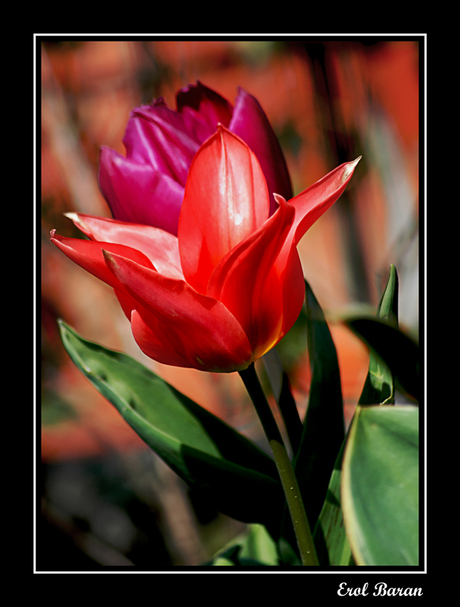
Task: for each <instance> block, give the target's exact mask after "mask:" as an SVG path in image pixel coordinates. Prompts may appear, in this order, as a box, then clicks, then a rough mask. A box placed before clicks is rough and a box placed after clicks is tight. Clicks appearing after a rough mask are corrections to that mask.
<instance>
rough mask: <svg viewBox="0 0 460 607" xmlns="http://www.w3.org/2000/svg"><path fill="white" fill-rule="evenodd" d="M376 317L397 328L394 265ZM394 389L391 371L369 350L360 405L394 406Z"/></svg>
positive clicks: (396, 279)
mask: <svg viewBox="0 0 460 607" xmlns="http://www.w3.org/2000/svg"><path fill="white" fill-rule="evenodd" d="M377 317H378V318H381V319H382V320H384V321H387V322H388V323H389V324H391V325H392V326H395V327H397V326H398V274H397V272H396V268H395V266H394V265H391V266H390V273H389V276H388V281H387V284H386V287H385V289H384V292H383V295H382V298H381V300H380V303H379V306H378V309H377ZM394 397H395V387H394V377H393V373H392V372H391V370H390V369H389V368H388V366H387V365H386V364H385V363H384V362H383V360H382V359H381V358H380V357H379V356H378V354H376V352H375V351H373V350H371V352H370V357H369V372H368V374H367V377H366V381H365V384H364V388H363V391H362V393H361V396H360V398H359V403H360V404H361V405H377V404H386V405H390V404H394Z"/></svg>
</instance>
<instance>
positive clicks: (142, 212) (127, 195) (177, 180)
mask: <svg viewBox="0 0 460 607" xmlns="http://www.w3.org/2000/svg"><path fill="white" fill-rule="evenodd" d="M176 103H177V110H176V111H175V110H172V109H170V108H168V107H167V105H166V103H165V102H164V100H163V98H159V99H156V100H154V101H153V102H152V103H151V104H150V105H143V106H141V107H139V108H135V109H134V110H132V111H131V113H130V117H129V121H128V125H127V127H126V132H125V136H124V138H123V143H124V146H125V149H126V156H123V155H122V154H119V153H117V152H115V151H114V150H112V149H110V148H107V147H102V148H101V156H100V167H99V185H100V188H101V191H102V194H103V195H104V197H105V199H106V200H107V202H108V204H109V207H110V210H111V212H112V215H113V217H114V219H117V220H120V221H125V222H132V223H137V224H144V225H151V226H155V227H158V228H162V229H163V230H166V231H167V232H170V233H171V234H174V235H177V226H178V221H179V213H180V209H181V206H182V200H183V197H184V188H185V182H186V179H187V175H188V171H189V168H190V164H191V162H192V159H193V157H194V156H195V154H196V152H197V151H198V149H199V148H200V146H201V145H202V143H203V142H204V141H206V140H207V139H208V138H209V137H211V135H213V133H215V131H216V129H217V125H218V124H219V123H220V124H222V125H224V126H225V127H226V128H228V130H229V131H230V132H232V133H234V134H235V135H238V136H239V137H240V138H241V139H243V141H244V142H245V143H246V144H247V145H248V146H249V147H250V148H251V150H252V151H253V152H254V154H255V155H256V157H257V159H258V161H259V163H260V165H261V168H262V170H263V172H264V174H265V178H266V180H267V184H268V188H269V192H270V205H271V207H270V208H271V213H273V212H274V210H275V209H276V208H277V203H276V201H275V198H274V196H273V194H280V195H281V196H283V198H285V199H286V200H289V199H290V198H292V189H291V182H290V178H289V173H288V170H287V166H286V161H285V159H284V156H283V152H282V150H281V147H280V145H279V143H278V140H277V138H276V135H275V133H274V131H273V129H272V127H271V125H270V123H269V121H268V119H267V117H266V115H265V113H264V111H263V110H262V108H261V106H260V104H259V102H258V101H257V100H256V99H255V97H253V96H252V95H249V94H248V93H246V91H244V90H242V89H239V90H238V94H237V97H236V100H235V106H234V107H232V105H231V104H230V103H229V102H228V101H227V100H226V99H224V98H223V97H222V96H221V95H219V94H218V93H216V92H215V91H213V90H211V89H210V88H208V87H206V86H204V85H203V84H201V83H200V82H197V84H191V85H189V86H187V87H186V88H183V89H181V90H180V91H179V92H178V93H177V95H176Z"/></svg>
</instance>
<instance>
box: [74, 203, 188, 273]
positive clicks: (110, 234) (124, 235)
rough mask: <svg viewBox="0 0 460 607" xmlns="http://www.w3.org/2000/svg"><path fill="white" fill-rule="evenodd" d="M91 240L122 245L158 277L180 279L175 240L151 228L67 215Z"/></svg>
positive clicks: (163, 232)
mask: <svg viewBox="0 0 460 607" xmlns="http://www.w3.org/2000/svg"><path fill="white" fill-rule="evenodd" d="M66 216H67V217H68V218H69V219H71V220H72V221H73V222H74V224H75V225H76V226H77V227H78V228H79V229H80V230H81V231H82V232H83V233H84V234H86V236H88V238H91V240H97V241H100V242H105V243H107V242H111V243H114V244H123V245H126V246H128V247H132V248H133V249H137V250H138V251H140V252H141V253H143V254H144V255H146V256H147V257H148V258H149V259H150V261H151V262H152V264H153V266H154V267H155V269H156V270H157V271H158V272H160V274H165V275H166V276H173V277H175V278H182V279H183V274H182V269H181V266H180V257H179V244H178V241H177V238H176V236H173V235H172V234H170V233H169V232H165V231H164V230H160V229H159V228H154V227H152V226H146V225H140V224H134V223H125V222H122V221H116V220H114V219H107V218H104V217H94V216H92V215H85V214H84V213H66Z"/></svg>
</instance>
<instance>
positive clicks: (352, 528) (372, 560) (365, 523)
mask: <svg viewBox="0 0 460 607" xmlns="http://www.w3.org/2000/svg"><path fill="white" fill-rule="evenodd" d="M418 416H419V410H418V407H415V406H395V407H380V406H375V407H361V406H358V407H357V409H356V412H355V415H354V418H353V422H352V426H351V429H350V435H349V439H348V442H347V446H346V449H345V455H344V461H343V472H342V508H343V515H344V520H345V527H346V531H347V536H348V540H349V542H350V545H351V548H352V551H353V556H354V558H355V561H356V563H357V564H358V565H384V566H400V565H401V566H415V565H418V562H419V557H418V528H419V503H418V479H419V450H418V434H419V433H418V421H419V417H418Z"/></svg>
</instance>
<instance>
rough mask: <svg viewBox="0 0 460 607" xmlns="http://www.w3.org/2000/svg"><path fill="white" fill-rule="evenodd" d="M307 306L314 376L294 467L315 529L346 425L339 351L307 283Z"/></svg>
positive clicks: (309, 518)
mask: <svg viewBox="0 0 460 607" xmlns="http://www.w3.org/2000/svg"><path fill="white" fill-rule="evenodd" d="M306 310H307V318H308V325H307V334H308V352H309V357H310V364H311V368H312V380H311V385H310V397H309V401H308V408H307V413H306V416H305V420H304V428H303V434H302V440H301V445H300V448H299V451H298V453H297V456H296V458H295V471H296V476H297V478H298V482H299V486H300V489H301V492H302V495H303V498H304V503H305V508H306V512H307V517H308V521H309V523H310V526H311V528H312V529H313V528H314V526H315V523H316V520H317V518H318V515H319V513H320V511H321V507H322V505H323V502H324V498H325V496H326V492H327V488H328V484H329V480H330V478H331V474H332V470H333V469H334V464H335V460H336V457H337V454H338V453H339V450H340V447H341V445H342V442H343V439H344V434H345V430H344V427H345V426H344V417H343V400H342V388H341V382H340V370H339V364H338V359H337V352H336V349H335V345H334V342H333V339H332V336H331V333H330V331H329V327H328V325H327V322H326V320H325V318H324V314H323V311H322V310H321V307H320V305H319V303H318V301H317V299H316V297H315V295H314V293H313V291H312V289H311V287H310V285H309V284H308V283H306Z"/></svg>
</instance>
